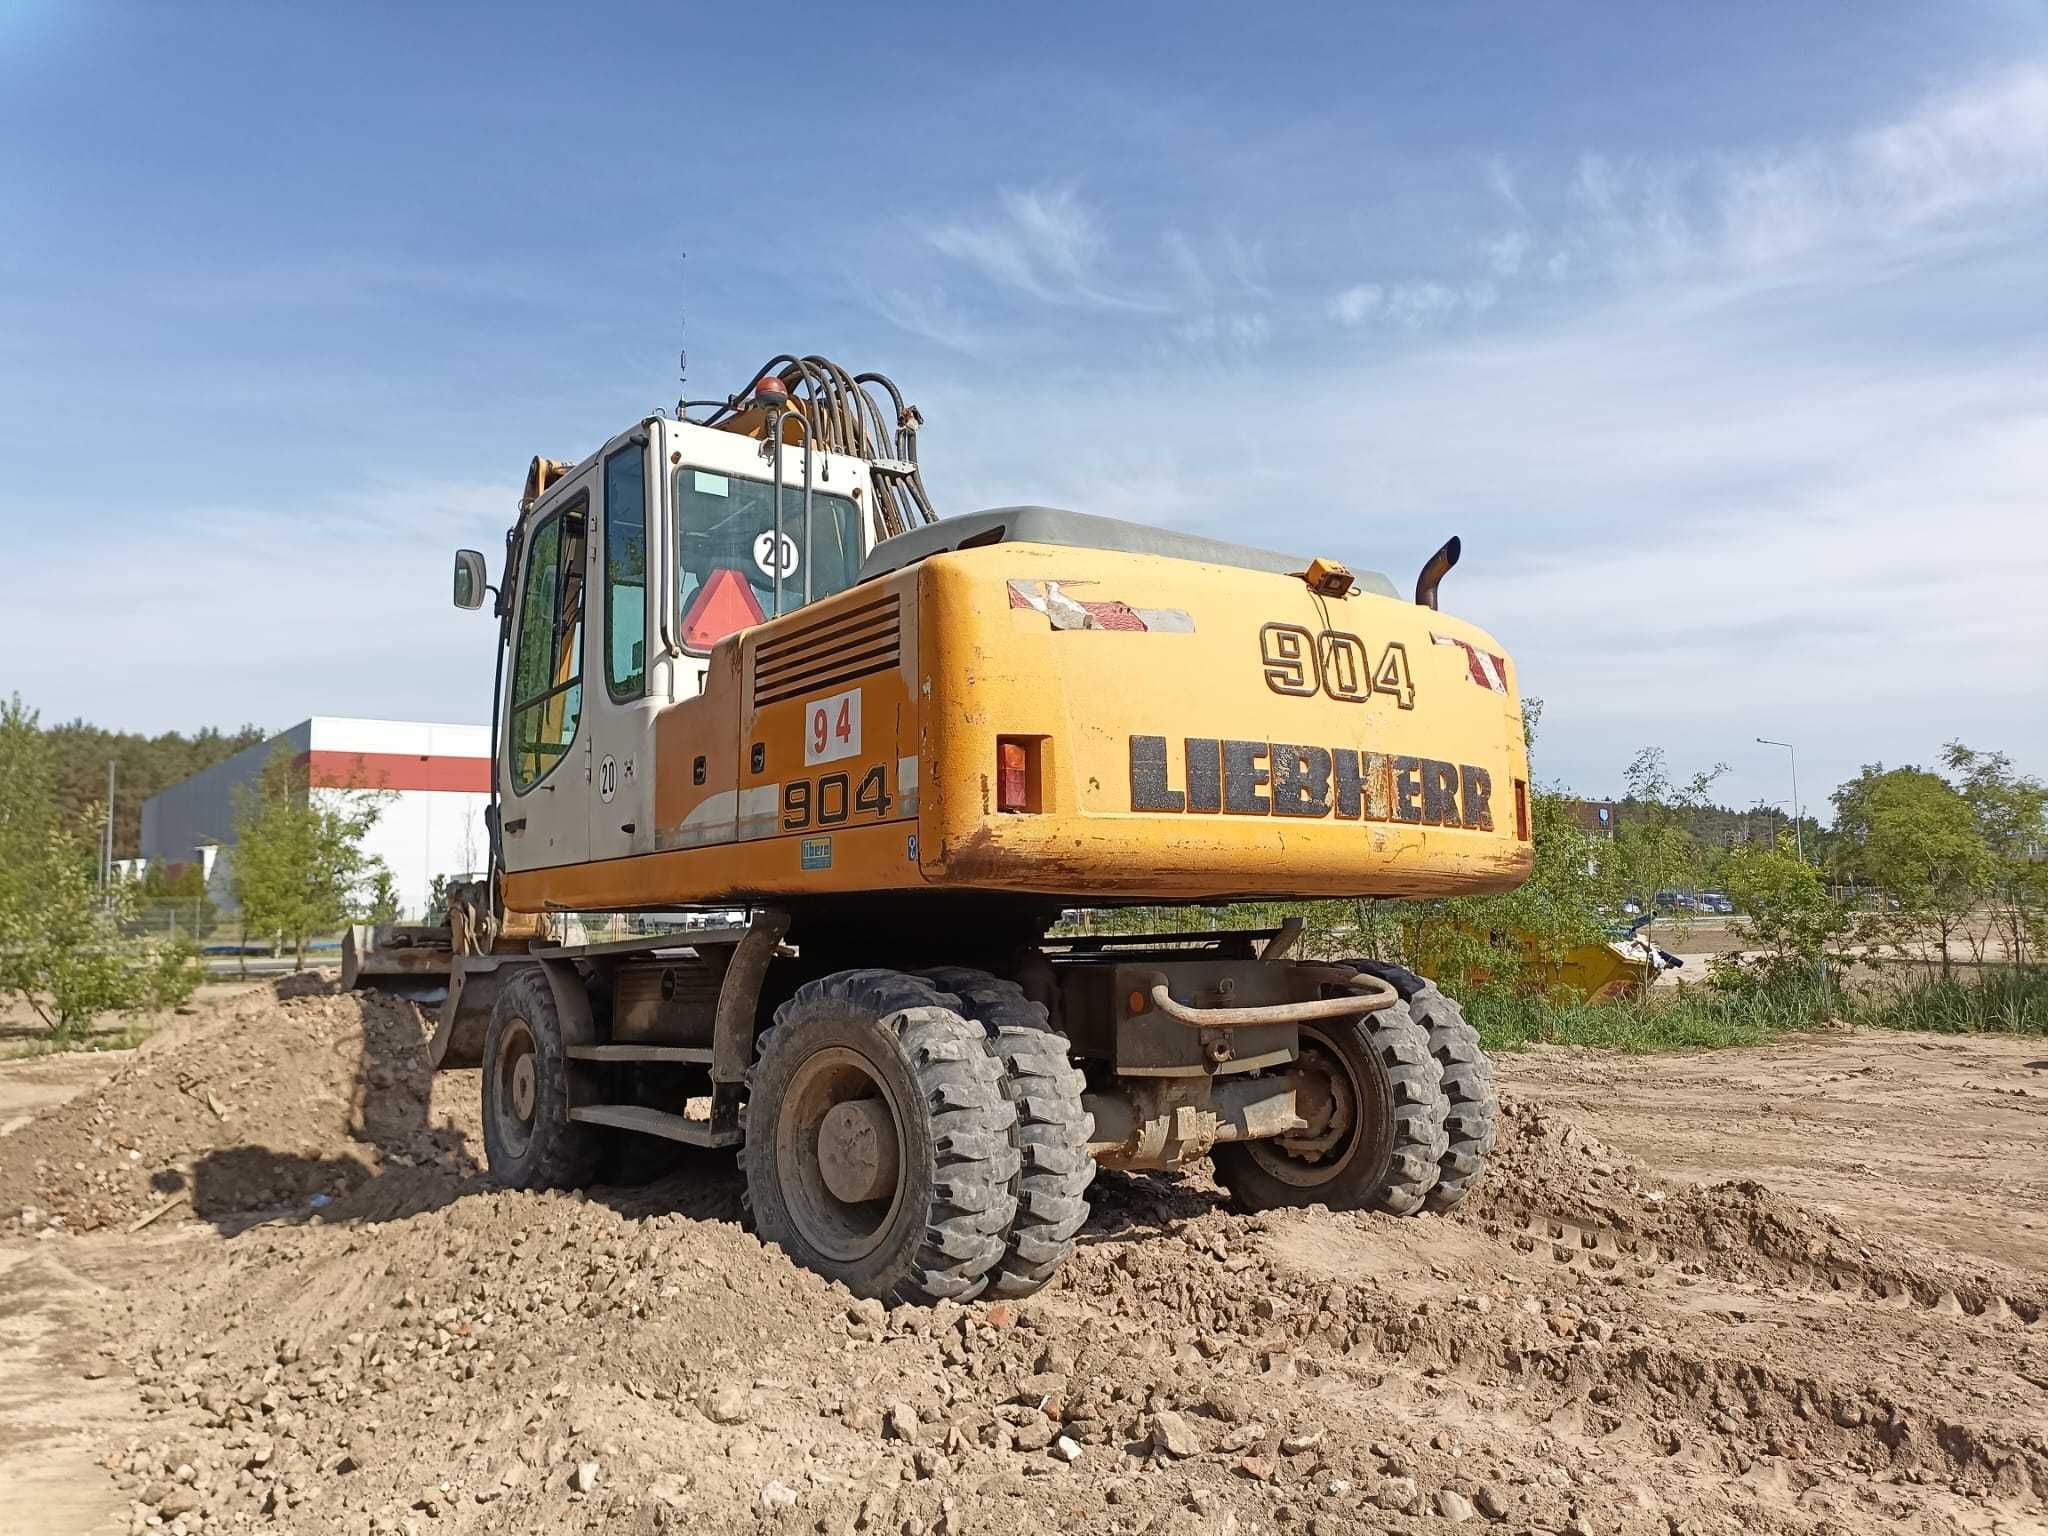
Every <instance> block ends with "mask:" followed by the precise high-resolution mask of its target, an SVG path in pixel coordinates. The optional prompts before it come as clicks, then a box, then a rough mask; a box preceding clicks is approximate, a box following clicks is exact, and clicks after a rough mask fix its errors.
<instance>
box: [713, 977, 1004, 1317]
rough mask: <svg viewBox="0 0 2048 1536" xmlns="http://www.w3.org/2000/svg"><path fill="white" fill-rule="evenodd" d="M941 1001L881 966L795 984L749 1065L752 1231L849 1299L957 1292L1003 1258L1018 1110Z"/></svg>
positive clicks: (987, 1054) (997, 1068) (929, 1297)
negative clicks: (831, 1282)
mask: <svg viewBox="0 0 2048 1536" xmlns="http://www.w3.org/2000/svg"><path fill="white" fill-rule="evenodd" d="M953 1001H954V1000H953V999H951V998H949V997H947V996H946V995H945V994H943V993H941V992H940V991H939V989H938V988H937V987H935V986H934V985H933V984H932V983H931V982H929V981H927V980H924V979H923V978H920V977H916V976H906V975H903V974H901V973H900V972H896V971H882V970H859V971H841V972H838V973H837V974H835V975H831V976H826V977H822V978H820V979H819V980H817V981H812V982H807V983H805V984H804V985H803V986H802V987H799V988H798V989H797V992H796V995H795V996H794V997H792V998H791V999H790V1000H789V1001H788V1002H786V1003H784V1004H783V1005H782V1006H781V1007H780V1008H778V1009H776V1011H775V1024H774V1027H773V1028H771V1029H770V1030H769V1031H768V1032H767V1033H766V1034H765V1035H763V1036H762V1037H761V1042H760V1053H759V1057H758V1059H757V1060H756V1062H755V1063H754V1066H753V1069H752V1070H751V1071H750V1072H749V1074H748V1078H747V1125H746V1129H747V1135H746V1144H745V1146H744V1148H743V1150H742V1152H741V1155H740V1161H741V1166H742V1168H743V1169H744V1171H745V1174H746V1196H747V1203H748V1205H749V1207H750V1208H751V1211H752V1215H753V1225H754V1230H755V1232H756V1234H757V1235H759V1236H760V1238H761V1239H762V1240H763V1241H764V1242H771V1243H774V1244H776V1245H778V1246H779V1247H780V1248H781V1249H782V1250H783V1252H785V1253H787V1254H788V1255H789V1256H790V1258H791V1259H793V1260H795V1261H796V1262H797V1263H799V1264H801V1265H803V1266H804V1267H805V1268H806V1269H811V1270H815V1271H817V1272H818V1273H819V1274H822V1275H824V1276H826V1277H827V1278H829V1279H833V1280H837V1281H839V1282H841V1283H842V1284H844V1285H845V1286H846V1287H847V1289H848V1290H850V1291H852V1292H854V1294H856V1295H859V1296H874V1297H879V1298H881V1299H882V1300H884V1301H890V1302H904V1303H915V1304H926V1303H930V1302H934V1301H938V1300H941V1299H950V1300H953V1301H966V1300H969V1299H971V1298H973V1297H975V1296H978V1295H979V1294H981V1292H982V1291H983V1290H984V1289H985V1288H986V1286H987V1284H988V1280H989V1277H990V1275H991V1273H992V1272H993V1271H994V1270H995V1269H996V1268H997V1266H998V1265H999V1264H1000V1263H1001V1261H1002V1258H1003V1251H1004V1234H1005V1233H1006V1232H1007V1231H1008V1230H1009V1227H1010V1223H1011V1220H1012V1218H1013V1217H1014V1215H1015V1214H1016V1209H1017V1199H1016V1194H1015V1191H1014V1185H1015V1181H1016V1177H1017V1167H1018V1155H1017V1147H1016V1141H1015V1137H1016V1123H1017V1117H1016V1112H1015V1110H1014V1109H1013V1108H1012V1107H1011V1104H1010V1101H1009V1098H1008V1096H1007V1095H1006V1094H1005V1092H1004V1090H1003V1073H1002V1067H1001V1064H1000V1062H999V1061H998V1060H997V1057H996V1055H995V1053H994V1052H992V1051H991V1050H990V1048H989V1043H988V1040H987V1036H986V1034H985V1032H984V1030H983V1029H982V1026H981V1025H979V1024H977V1023H975V1022H973V1021H972V1020H970V1019H967V1018H964V1017H962V1016H961V1014H960V1013H959V1012H958V1011H957V1010H956V1009H955V1008H954V1007H952V1006H951V1003H952V1002H953Z"/></svg>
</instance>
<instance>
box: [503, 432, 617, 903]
mask: <svg viewBox="0 0 2048 1536" xmlns="http://www.w3.org/2000/svg"><path fill="white" fill-rule="evenodd" d="M596 503H597V469H596V468H595V466H593V467H591V468H589V469H585V470H584V471H582V472H581V473H579V474H576V475H574V476H571V477H570V478H569V479H567V480H565V481H563V482H562V483H561V484H559V485H558V486H556V487H554V488H552V489H551V491H550V493H549V495H548V498H547V501H546V503H545V506H544V508H543V509H542V510H540V511H538V512H537V513H536V515H535V516H534V518H533V520H532V522H531V523H529V524H528V525H527V529H526V532H525V535H524V537H523V538H522V539H521V541H520V568H519V602H518V608H517V610H516V612H515V614H514V616H513V629H512V658H511V667H510V669H509V675H508V677H507V681H506V688H505V729H504V731H503V733H502V736H503V745H502V747H501V751H502V752H503V754H504V757H503V761H502V762H500V764H499V772H500V782H501V783H502V785H503V786H504V790H503V794H502V797H501V805H500V816H501V817H502V821H501V823H500V826H501V830H502V832H503V834H504V848H505V867H506V868H507V869H509V870H527V869H545V868H549V867H551V866H554V865H559V864H580V863H582V862H583V861H585V860H586V859H588V858H589V857H590V812H589V808H588V804H587V802H588V800H589V797H590V789H591V782H590V781H591V770H590V755H589V754H590V732H589V730H588V728H587V726H586V722H585V721H584V713H585V711H584V701H585V694H586V687H585V657H584V653H585V652H586V651H587V650H588V649H589V647H588V646H587V645H586V644H585V643H584V641H585V631H586V629H587V628H588V625H587V622H586V621H587V616H588V614H587V610H588V608H589V602H588V592H589V585H590V581H589V578H590V563H591V555H590V545H591V534H592V518H593V513H594V511H595V509H596Z"/></svg>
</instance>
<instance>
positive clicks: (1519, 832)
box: [1515, 779, 1529, 843]
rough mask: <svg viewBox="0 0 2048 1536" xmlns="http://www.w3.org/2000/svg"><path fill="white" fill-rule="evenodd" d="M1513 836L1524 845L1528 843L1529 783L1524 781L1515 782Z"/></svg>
mask: <svg viewBox="0 0 2048 1536" xmlns="http://www.w3.org/2000/svg"><path fill="white" fill-rule="evenodd" d="M1515 836H1516V837H1519V838H1520V839H1521V840H1522V841H1523V842H1525V843H1526V842H1528V841H1529V783H1528V780H1526V779H1517V780H1515Z"/></svg>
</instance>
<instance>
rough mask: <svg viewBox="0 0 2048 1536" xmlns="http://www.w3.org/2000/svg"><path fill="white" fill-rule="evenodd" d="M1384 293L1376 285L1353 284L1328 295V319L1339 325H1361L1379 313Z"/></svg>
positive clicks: (1384, 297) (1384, 296)
mask: <svg viewBox="0 0 2048 1536" xmlns="http://www.w3.org/2000/svg"><path fill="white" fill-rule="evenodd" d="M1386 296H1387V295H1386V291H1385V290H1384V289H1383V288H1381V287H1380V285H1379V284H1377V283H1353V284H1352V285H1351V286H1350V287H1349V288H1340V289H1338V290H1337V292H1335V293H1333V294H1331V295H1330V302H1329V306H1328V307H1329V311H1330V318H1331V319H1332V320H1335V321H1336V322H1337V323H1338V324H1339V325H1363V324H1364V323H1365V322H1366V321H1367V320H1369V319H1371V318H1372V316H1373V315H1375V314H1377V313H1378V312H1379V308H1380V305H1381V304H1382V303H1383V302H1384V301H1385V299H1386Z"/></svg>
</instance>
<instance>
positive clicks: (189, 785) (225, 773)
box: [142, 720, 313, 864]
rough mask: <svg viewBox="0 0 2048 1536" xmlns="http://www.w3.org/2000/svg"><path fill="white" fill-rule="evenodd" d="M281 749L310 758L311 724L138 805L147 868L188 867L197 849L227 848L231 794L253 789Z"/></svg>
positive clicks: (232, 824) (231, 829)
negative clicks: (248, 787) (220, 845)
mask: <svg viewBox="0 0 2048 1536" xmlns="http://www.w3.org/2000/svg"><path fill="white" fill-rule="evenodd" d="M280 748H282V749H283V750H284V752H285V754H286V755H287V756H289V757H298V756H301V755H302V754H304V753H308V752H311V751H312V750H313V722H312V721H310V720H303V721H301V722H300V723H299V724H297V725H295V726H293V727H292V728H291V729H290V730H288V731H283V732H280V733H279V734H278V735H276V736H273V737H271V738H270V740H268V741H265V742H259V743H257V744H256V745H255V746H253V747H245V748H244V749H243V750H242V751H240V752H237V753H236V754H235V755H234V756H233V757H231V758H228V759H227V760H225V761H224V762H218V763H215V764H214V765H213V766H212V767H211V768H208V769H207V770H206V771H205V772H203V773H195V774H193V775H192V777H191V778H189V779H184V780H181V781H179V782H178V783H176V784H173V785H171V786H170V787H169V788H168V789H165V790H162V791H160V792H158V793H157V794H154V795H151V796H150V797H149V798H148V799H147V800H145V801H143V802H142V856H143V857H144V858H145V859H148V860H149V861H150V862H151V863H152V864H155V863H159V862H161V863H169V864H189V863H190V862H192V860H194V859H195V858H197V857H198V849H199V845H200V844H201V843H232V842H233V841H234V833H235V791H236V790H237V789H240V788H241V787H242V786H243V785H246V784H253V783H254V782H255V781H256V780H257V779H258V778H259V777H260V776H261V775H262V773H263V766H264V764H266V763H268V762H269V761H270V755H271V753H273V752H275V751H277V750H279V749H280Z"/></svg>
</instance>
